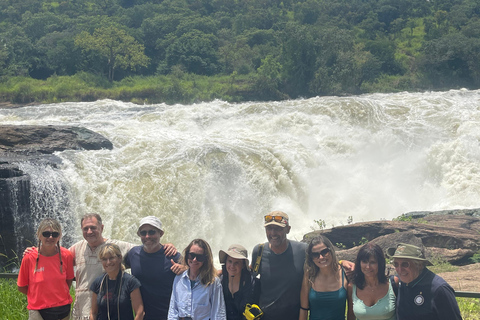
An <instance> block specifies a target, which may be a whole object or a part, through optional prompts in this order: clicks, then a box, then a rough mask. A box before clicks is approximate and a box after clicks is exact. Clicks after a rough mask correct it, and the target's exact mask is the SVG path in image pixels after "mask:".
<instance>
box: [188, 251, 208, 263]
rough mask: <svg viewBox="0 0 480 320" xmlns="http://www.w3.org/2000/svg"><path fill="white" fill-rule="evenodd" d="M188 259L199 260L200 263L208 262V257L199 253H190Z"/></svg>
mask: <svg viewBox="0 0 480 320" xmlns="http://www.w3.org/2000/svg"><path fill="white" fill-rule="evenodd" d="M188 259H190V260H194V259H197V261H198V262H204V261H205V260H207V256H206V255H204V254H197V253H193V252H189V253H188Z"/></svg>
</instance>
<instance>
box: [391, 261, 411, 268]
mask: <svg viewBox="0 0 480 320" xmlns="http://www.w3.org/2000/svg"><path fill="white" fill-rule="evenodd" d="M393 266H394V267H395V268H400V267H402V268H403V269H407V268H410V262H408V261H403V262H402V263H398V262H394V263H393Z"/></svg>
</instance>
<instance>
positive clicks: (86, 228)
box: [82, 226, 98, 232]
mask: <svg viewBox="0 0 480 320" xmlns="http://www.w3.org/2000/svg"><path fill="white" fill-rule="evenodd" d="M97 228H98V227H97V226H88V227H83V229H82V230H83V231H85V232H88V229H90V230H92V231H97Z"/></svg>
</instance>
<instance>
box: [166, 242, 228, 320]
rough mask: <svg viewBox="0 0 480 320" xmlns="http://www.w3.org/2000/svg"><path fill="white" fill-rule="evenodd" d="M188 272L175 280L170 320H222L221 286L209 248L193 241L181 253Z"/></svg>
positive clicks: (223, 317)
mask: <svg viewBox="0 0 480 320" xmlns="http://www.w3.org/2000/svg"><path fill="white" fill-rule="evenodd" d="M183 264H184V265H185V266H188V269H187V270H186V271H185V272H183V273H182V274H181V275H178V276H176V277H175V280H174V282H173V291H172V297H171V298H170V308H169V310H168V319H169V320H178V319H183V320H191V319H194V320H209V319H210V320H225V319H226V315H225V302H224V299H223V292H222V285H221V283H220V279H219V278H218V277H217V271H216V270H215V267H214V266H213V256H212V250H211V249H210V245H209V244H208V243H207V242H206V241H205V240H202V239H195V240H193V241H192V242H190V244H189V245H188V246H187V247H186V248H185V250H184V251H183Z"/></svg>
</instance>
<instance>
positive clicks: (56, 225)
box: [33, 218, 63, 273]
mask: <svg viewBox="0 0 480 320" xmlns="http://www.w3.org/2000/svg"><path fill="white" fill-rule="evenodd" d="M48 228H50V229H52V230H53V232H58V233H59V235H58V241H57V247H58V254H59V257H60V273H63V261H62V250H60V238H61V237H62V226H61V225H60V222H58V221H57V220H55V219H53V218H45V219H43V220H42V221H40V224H39V225H38V229H37V238H38V250H37V261H36V262H35V269H34V270H33V273H36V272H37V268H38V260H40V249H41V247H42V241H41V240H40V236H41V235H42V233H43V232H44V231H45V230H46V229H48Z"/></svg>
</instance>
